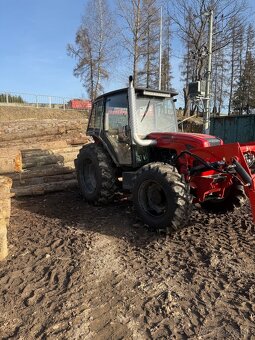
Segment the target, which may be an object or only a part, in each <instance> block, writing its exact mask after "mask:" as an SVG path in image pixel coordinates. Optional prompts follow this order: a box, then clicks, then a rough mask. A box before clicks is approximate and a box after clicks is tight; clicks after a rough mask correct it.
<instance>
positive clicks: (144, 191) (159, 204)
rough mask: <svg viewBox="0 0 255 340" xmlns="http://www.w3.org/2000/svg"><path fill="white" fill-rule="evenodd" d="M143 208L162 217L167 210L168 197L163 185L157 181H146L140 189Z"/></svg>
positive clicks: (140, 202) (139, 193)
mask: <svg viewBox="0 0 255 340" xmlns="http://www.w3.org/2000/svg"><path fill="white" fill-rule="evenodd" d="M138 200H139V204H140V206H141V207H142V209H143V210H144V211H145V212H146V213H147V214H149V215H151V216H152V217H160V216H162V215H164V214H165V212H166V210H167V197H166V194H165V191H164V189H163V187H162V186H161V185H160V184H159V183H157V182H155V181H145V182H143V183H142V184H141V185H140V188H139V190H138Z"/></svg>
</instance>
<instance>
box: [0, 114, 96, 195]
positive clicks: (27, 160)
mask: <svg viewBox="0 0 255 340" xmlns="http://www.w3.org/2000/svg"><path fill="white" fill-rule="evenodd" d="M84 131H85V126H84V122H82V121H79V120H78V121H77V120H70V121H62V120H40V121H38V120H37V121H34V120H26V121H16V122H6V123H5V122H4V123H3V124H1V127H0V174H5V175H7V176H8V177H10V178H11V179H12V181H13V187H12V191H13V192H14V193H15V195H16V196H26V195H39V194H44V193H47V192H52V191H61V190H66V189H70V188H74V187H75V186H76V185H77V180H76V174H75V169H74V159H75V158H76V157H77V154H78V153H79V150H80V148H81V147H82V145H83V144H86V143H87V142H88V141H89V139H88V137H87V136H86V135H85V134H84Z"/></svg>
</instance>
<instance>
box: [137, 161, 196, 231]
mask: <svg viewBox="0 0 255 340" xmlns="http://www.w3.org/2000/svg"><path fill="white" fill-rule="evenodd" d="M133 201H134V207H135V209H136V211H137V213H138V215H139V216H140V218H141V220H142V221H143V222H144V223H145V224H147V225H148V226H149V227H152V228H155V229H163V230H164V231H165V232H166V233H169V232H171V230H178V229H181V228H183V227H184V226H185V225H186V224H187V223H188V221H189V217H190V214H191V201H192V198H191V195H190V193H189V187H188V185H187V184H186V183H185V182H184V180H183V179H182V176H181V175H180V174H179V173H178V171H177V170H176V168H174V167H173V166H171V165H169V164H164V163H161V162H156V163H150V164H147V165H145V166H143V167H142V168H141V169H140V170H139V171H138V172H137V176H136V179H135V182H134V187H133Z"/></svg>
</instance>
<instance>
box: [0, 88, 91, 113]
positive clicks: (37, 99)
mask: <svg viewBox="0 0 255 340" xmlns="http://www.w3.org/2000/svg"><path fill="white" fill-rule="evenodd" d="M0 105H8V106H30V107H36V108H40V107H45V108H46V107H48V108H52V109H53V108H55V109H64V110H66V109H85V110H86V109H87V110H88V109H90V108H91V101H90V100H85V99H73V98H67V97H57V96H50V95H49V96H48V95H41V94H29V93H16V92H0Z"/></svg>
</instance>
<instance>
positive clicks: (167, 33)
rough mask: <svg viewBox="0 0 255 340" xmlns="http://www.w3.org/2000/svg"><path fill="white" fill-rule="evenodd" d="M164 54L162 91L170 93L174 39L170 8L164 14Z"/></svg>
mask: <svg viewBox="0 0 255 340" xmlns="http://www.w3.org/2000/svg"><path fill="white" fill-rule="evenodd" d="M163 18H164V20H163V39H162V40H163V54H162V76H161V89H162V90H165V91H168V90H170V89H171V87H172V86H171V85H172V84H171V82H172V78H173V77H172V67H171V55H172V48H171V39H172V31H171V28H172V21H171V15H170V9H169V7H167V8H166V10H165V11H164V12H163Z"/></svg>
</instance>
